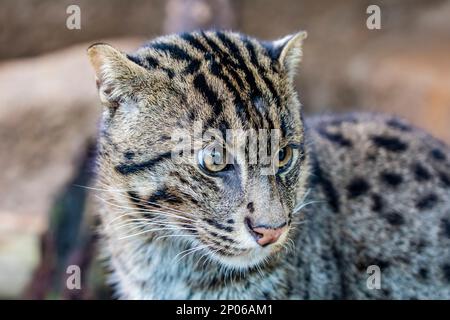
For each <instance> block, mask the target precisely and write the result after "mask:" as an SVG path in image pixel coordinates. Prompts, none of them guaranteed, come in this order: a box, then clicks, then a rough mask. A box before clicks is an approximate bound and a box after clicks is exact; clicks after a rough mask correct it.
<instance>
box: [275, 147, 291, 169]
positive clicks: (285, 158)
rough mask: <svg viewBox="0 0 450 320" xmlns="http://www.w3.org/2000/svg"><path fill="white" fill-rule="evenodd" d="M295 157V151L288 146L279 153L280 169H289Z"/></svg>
mask: <svg viewBox="0 0 450 320" xmlns="http://www.w3.org/2000/svg"><path fill="white" fill-rule="evenodd" d="M293 156H294V149H293V148H292V147H291V146H286V147H284V148H282V149H280V150H279V151H278V168H280V169H285V168H287V167H289V165H290V164H291V162H292V158H293Z"/></svg>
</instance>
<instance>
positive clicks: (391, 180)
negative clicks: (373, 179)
mask: <svg viewBox="0 0 450 320" xmlns="http://www.w3.org/2000/svg"><path fill="white" fill-rule="evenodd" d="M381 180H382V181H383V182H384V183H386V184H388V185H390V186H393V187H397V186H398V185H399V184H400V183H402V182H403V177H402V176H401V175H399V174H398V173H394V172H383V173H382V174H381Z"/></svg>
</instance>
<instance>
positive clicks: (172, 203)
mask: <svg viewBox="0 0 450 320" xmlns="http://www.w3.org/2000/svg"><path fill="white" fill-rule="evenodd" d="M305 37H306V33H305V32H299V33H297V34H294V35H289V36H286V37H284V38H282V39H280V40H277V41H273V42H268V41H266V42H264V41H258V40H256V39H254V38H252V37H249V36H246V35H243V34H239V33H235V32H228V31H196V32H192V33H183V34H176V35H169V36H164V37H160V38H157V39H155V40H153V41H151V42H149V43H147V44H145V45H144V46H142V47H141V48H140V49H138V50H137V51H136V52H135V53H132V54H124V53H122V52H120V51H118V50H116V49H114V48H113V47H111V46H109V45H106V44H95V45H93V46H91V47H90V48H89V49H88V55H89V58H90V61H91V63H92V66H93V68H94V71H95V74H96V77H97V86H98V89H99V94H100V99H101V102H102V104H103V114H102V120H101V129H100V132H99V138H98V150H99V151H98V186H97V189H98V190H99V197H100V198H101V200H102V201H100V203H101V209H100V210H99V215H100V218H101V228H100V232H101V234H102V240H103V241H102V249H103V253H104V255H105V257H106V259H107V261H108V264H109V267H110V271H111V276H110V280H111V282H112V283H113V284H114V285H115V289H116V293H117V296H118V297H120V298H123V299H355V298H356V299H367V298H369V299H370V298H388V299H390V298H395V299H416V298H417V299H423V298H438V299H448V298H450V250H449V246H450V200H449V199H450V150H449V148H448V147H447V146H446V145H444V144H443V143H442V142H440V141H438V140H437V139H434V138H433V137H431V136H430V135H428V134H427V133H425V132H423V131H421V130H419V129H417V128H414V127H412V126H411V125H409V124H408V123H406V122H404V121H402V120H399V119H397V118H394V117H390V116H385V115H375V114H345V115H330V116H321V117H313V118H309V119H308V118H306V119H303V116H302V108H301V104H300V102H299V99H298V96H297V93H296V91H295V89H294V85H293V80H294V75H295V69H296V65H297V63H298V62H299V60H300V58H301V55H302V43H303V40H304V39H305ZM199 121H200V122H201V123H202V125H203V128H202V131H201V132H205V131H207V130H209V129H214V130H216V131H215V132H217V131H218V132H219V133H222V134H223V136H225V134H226V131H227V130H229V129H232V130H235V131H236V130H244V131H246V130H247V131H248V130H252V129H253V130H259V131H260V130H263V131H264V130H266V129H267V130H278V132H279V139H278V143H277V144H274V143H272V146H273V145H275V151H274V152H275V153H273V155H274V158H275V159H276V160H277V161H275V164H276V165H275V170H274V171H273V173H272V174H266V173H265V174H263V173H262V172H263V169H264V166H263V165H262V164H260V163H259V162H257V163H256V164H255V163H252V164H250V163H249V161H248V158H249V156H250V154H249V153H250V151H249V150H250V149H249V148H241V149H238V150H237V149H232V148H231V149H230V150H228V149H227V146H228V145H227V144H226V143H222V142H220V141H221V140H220V139H219V138H217V140H214V139H212V140H211V141H210V142H208V143H205V142H202V144H201V145H200V147H199V148H198V150H197V151H195V150H194V156H186V157H177V158H176V161H175V159H174V157H173V154H174V153H173V150H174V148H176V145H177V143H178V140H176V139H173V133H174V131H175V130H178V129H183V130H185V132H186V134H185V135H186V136H187V137H191V135H193V131H194V129H193V127H194V124H195V123H197V122H199ZM223 136H222V138H223ZM267 137H268V138H267V139H269V138H270V137H271V136H269V135H267ZM263 142H264V141H263ZM267 142H268V143H267V144H266V145H270V144H271V143H270V141H267ZM218 143H219V144H220V145H221V146H222V147H223V148H222V149H221V150H220V149H218V148H216V146H217V144H218ZM258 143H259V144H258V146H259V147H261V146H262V145H265V143H261V141H259V142H258ZM218 150H219V151H218ZM228 156H230V158H231V159H232V160H231V162H230V161H227V162H225V161H222V162H220V161H216V160H217V159H225V158H226V157H228ZM370 266H376V267H378V268H379V271H380V274H379V276H380V277H381V280H380V281H381V282H380V286H379V287H377V288H373V287H372V286H370V285H368V277H369V276H370V275H369V274H368V273H367V270H368V268H369V267H370Z"/></svg>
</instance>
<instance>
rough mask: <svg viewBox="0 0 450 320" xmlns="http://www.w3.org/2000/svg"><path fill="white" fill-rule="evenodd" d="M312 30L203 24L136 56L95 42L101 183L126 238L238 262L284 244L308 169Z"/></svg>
mask: <svg viewBox="0 0 450 320" xmlns="http://www.w3.org/2000/svg"><path fill="white" fill-rule="evenodd" d="M303 38H304V34H302V33H300V34H297V35H295V36H291V37H287V38H285V39H283V40H280V41H278V42H274V43H265V44H261V43H260V42H257V41H256V40H253V39H249V38H246V37H242V36H240V35H238V34H235V33H228V32H225V33H221V32H205V33H191V34H184V35H181V36H169V37H164V38H161V39H158V40H156V41H154V42H152V43H150V44H149V45H148V46H146V47H143V48H141V49H140V50H138V51H137V52H136V53H135V54H133V55H128V56H125V55H123V54H121V53H120V52H118V51H116V50H115V49H113V48H111V47H109V46H107V45H96V46H93V47H91V48H90V49H89V55H90V57H91V61H92V63H93V65H94V68H95V70H96V71H97V77H98V84H99V90H100V96H101V99H102V101H103V104H104V105H105V108H104V112H103V119H102V128H101V133H100V138H99V181H100V186H101V188H102V189H105V193H107V195H105V200H106V201H107V202H108V203H107V205H109V207H110V209H111V218H110V219H109V218H106V222H107V223H108V221H109V222H111V221H115V222H117V221H119V222H120V225H119V226H118V229H117V230H118V231H117V235H118V236H121V237H123V238H127V239H130V238H132V237H138V238H145V239H147V238H148V239H151V240H152V241H161V242H162V241H165V242H178V241H181V242H186V243H190V244H191V245H192V251H191V252H195V251H196V250H198V253H200V252H201V253H202V254H205V255H207V256H208V257H210V258H213V259H215V260H217V261H219V262H220V263H222V264H224V265H227V266H231V267H234V268H247V267H250V266H253V265H255V264H258V263H261V262H262V261H265V260H266V259H268V258H269V257H270V256H271V255H272V254H273V253H275V252H277V251H279V250H280V249H282V248H283V247H286V245H287V241H288V239H289V236H290V233H292V232H291V231H292V228H293V221H294V220H295V219H293V213H294V207H295V205H296V204H297V202H298V200H299V198H301V197H302V195H303V193H304V192H305V189H304V188H305V181H306V178H307V172H306V170H307V164H306V161H307V155H306V154H305V151H304V148H303V146H304V135H303V124H302V122H301V116H300V104H299V102H298V100H297V96H296V94H295V92H294V88H293V85H292V77H293V70H292V68H293V63H294V62H295V61H294V60H296V59H297V58H298V57H299V54H300V44H301V41H302V39H303ZM181 150H182V152H180V151H181ZM264 156H267V157H264ZM108 191H110V192H108ZM111 227H117V224H116V223H111ZM187 253H189V252H187Z"/></svg>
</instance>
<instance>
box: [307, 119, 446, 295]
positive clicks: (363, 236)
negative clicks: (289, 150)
mask: <svg viewBox="0 0 450 320" xmlns="http://www.w3.org/2000/svg"><path fill="white" fill-rule="evenodd" d="M306 123H307V134H308V136H309V141H310V142H309V143H310V145H309V148H310V152H311V155H312V157H311V158H312V169H313V170H312V176H311V177H312V189H313V192H312V197H314V198H315V199H313V200H318V201H323V202H322V203H321V204H317V205H316V209H315V210H316V211H317V210H318V211H321V212H322V214H324V215H325V216H326V217H327V219H329V224H331V228H332V229H333V231H332V232H331V234H330V236H331V237H332V238H333V244H332V245H333V247H335V248H338V249H337V250H338V252H337V253H334V255H333V259H338V260H341V261H338V263H339V265H340V269H341V272H343V274H342V275H341V282H342V291H343V295H344V296H346V297H355V298H364V297H394V298H396V297H397V298H427V297H441V298H448V297H450V249H449V248H450V149H449V147H448V146H446V145H445V144H444V143H442V142H440V141H439V140H437V139H435V138H433V137H431V136H430V135H429V134H427V133H425V132H424V131H422V130H420V129H417V128H415V127H413V126H412V125H410V124H408V123H407V122H405V121H402V120H400V119H397V118H394V117H390V116H384V115H378V114H345V115H338V116H331V115H330V116H320V117H316V118H310V119H307V120H306ZM315 210H314V209H312V211H311V212H312V213H314V211H315ZM323 212H325V213H323ZM370 265H377V266H378V267H380V269H381V274H382V279H383V283H382V287H381V290H370V289H368V288H367V285H366V280H367V277H368V274H367V268H368V267H369V266H370Z"/></svg>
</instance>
